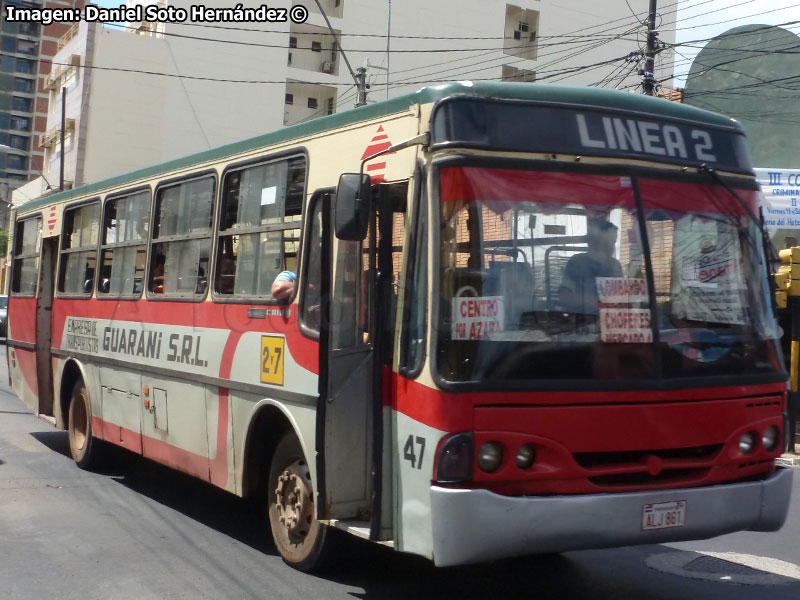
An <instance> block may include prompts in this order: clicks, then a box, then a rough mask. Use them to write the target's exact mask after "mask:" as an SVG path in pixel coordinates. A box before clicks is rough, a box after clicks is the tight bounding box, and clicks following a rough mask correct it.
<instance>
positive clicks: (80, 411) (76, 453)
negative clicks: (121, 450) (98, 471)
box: [68, 381, 100, 469]
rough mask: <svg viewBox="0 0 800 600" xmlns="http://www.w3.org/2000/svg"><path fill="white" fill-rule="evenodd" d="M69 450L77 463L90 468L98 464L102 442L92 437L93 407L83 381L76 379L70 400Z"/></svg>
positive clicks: (81, 466) (79, 465)
mask: <svg viewBox="0 0 800 600" xmlns="http://www.w3.org/2000/svg"><path fill="white" fill-rule="evenodd" d="M68 429H69V451H70V454H72V459H73V460H74V461H75V464H77V465H78V467H80V468H81V469H90V468H92V467H94V466H96V465H97V464H98V455H99V454H100V448H99V445H100V442H99V440H95V439H94V438H93V437H92V409H91V405H90V404H89V394H87V393H86V386H85V385H84V383H83V381H76V382H75V385H74V386H73V388H72V395H71V397H70V401H69V418H68Z"/></svg>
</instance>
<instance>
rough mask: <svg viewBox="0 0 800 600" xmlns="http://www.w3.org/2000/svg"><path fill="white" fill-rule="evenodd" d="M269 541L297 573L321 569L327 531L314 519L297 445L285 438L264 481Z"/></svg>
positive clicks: (311, 494)
mask: <svg viewBox="0 0 800 600" xmlns="http://www.w3.org/2000/svg"><path fill="white" fill-rule="evenodd" d="M267 505H268V510H269V526H270V529H271V530H272V538H273V539H274V540H275V546H276V548H277V549H278V552H279V553H280V555H281V557H283V560H284V561H286V563H287V564H289V565H290V566H292V567H294V568H296V569H298V570H300V571H312V570H314V569H316V568H318V567H320V566H321V565H322V563H323V561H324V558H325V555H326V553H325V552H324V549H325V546H326V544H325V539H326V536H327V527H326V526H325V525H322V524H321V523H320V522H319V521H317V519H316V517H315V516H314V490H313V488H312V487H311V474H310V472H309V470H308V463H307V462H306V459H305V456H304V455H303V450H302V448H301V447H300V442H299V441H298V440H297V437H295V435H294V434H292V433H289V434H287V435H285V436H284V437H283V438H282V439H281V441H280V442H279V443H278V446H277V447H276V448H275V453H274V454H273V457H272V462H271V464H270V469H269V477H268V479H267Z"/></svg>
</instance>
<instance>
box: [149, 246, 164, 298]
mask: <svg viewBox="0 0 800 600" xmlns="http://www.w3.org/2000/svg"><path fill="white" fill-rule="evenodd" d="M165 262H167V257H166V256H164V255H163V254H158V255H157V256H156V261H155V265H154V266H153V272H152V274H151V275H150V291H151V292H153V293H154V294H163V293H164V263H165Z"/></svg>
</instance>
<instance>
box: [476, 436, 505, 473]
mask: <svg viewBox="0 0 800 600" xmlns="http://www.w3.org/2000/svg"><path fill="white" fill-rule="evenodd" d="M502 462H503V447H502V446H501V445H500V442H486V443H485V444H484V445H483V446H481V448H480V450H478V466H479V467H480V469H481V471H483V472H484V473H494V472H495V471H497V469H499V468H500V464H501V463H502Z"/></svg>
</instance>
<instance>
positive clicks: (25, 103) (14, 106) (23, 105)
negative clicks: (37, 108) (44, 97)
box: [11, 96, 32, 112]
mask: <svg viewBox="0 0 800 600" xmlns="http://www.w3.org/2000/svg"><path fill="white" fill-rule="evenodd" d="M31 106H32V101H31V99H30V98H20V97H18V96H14V97H13V98H12V99H11V110H18V111H21V112H31Z"/></svg>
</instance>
